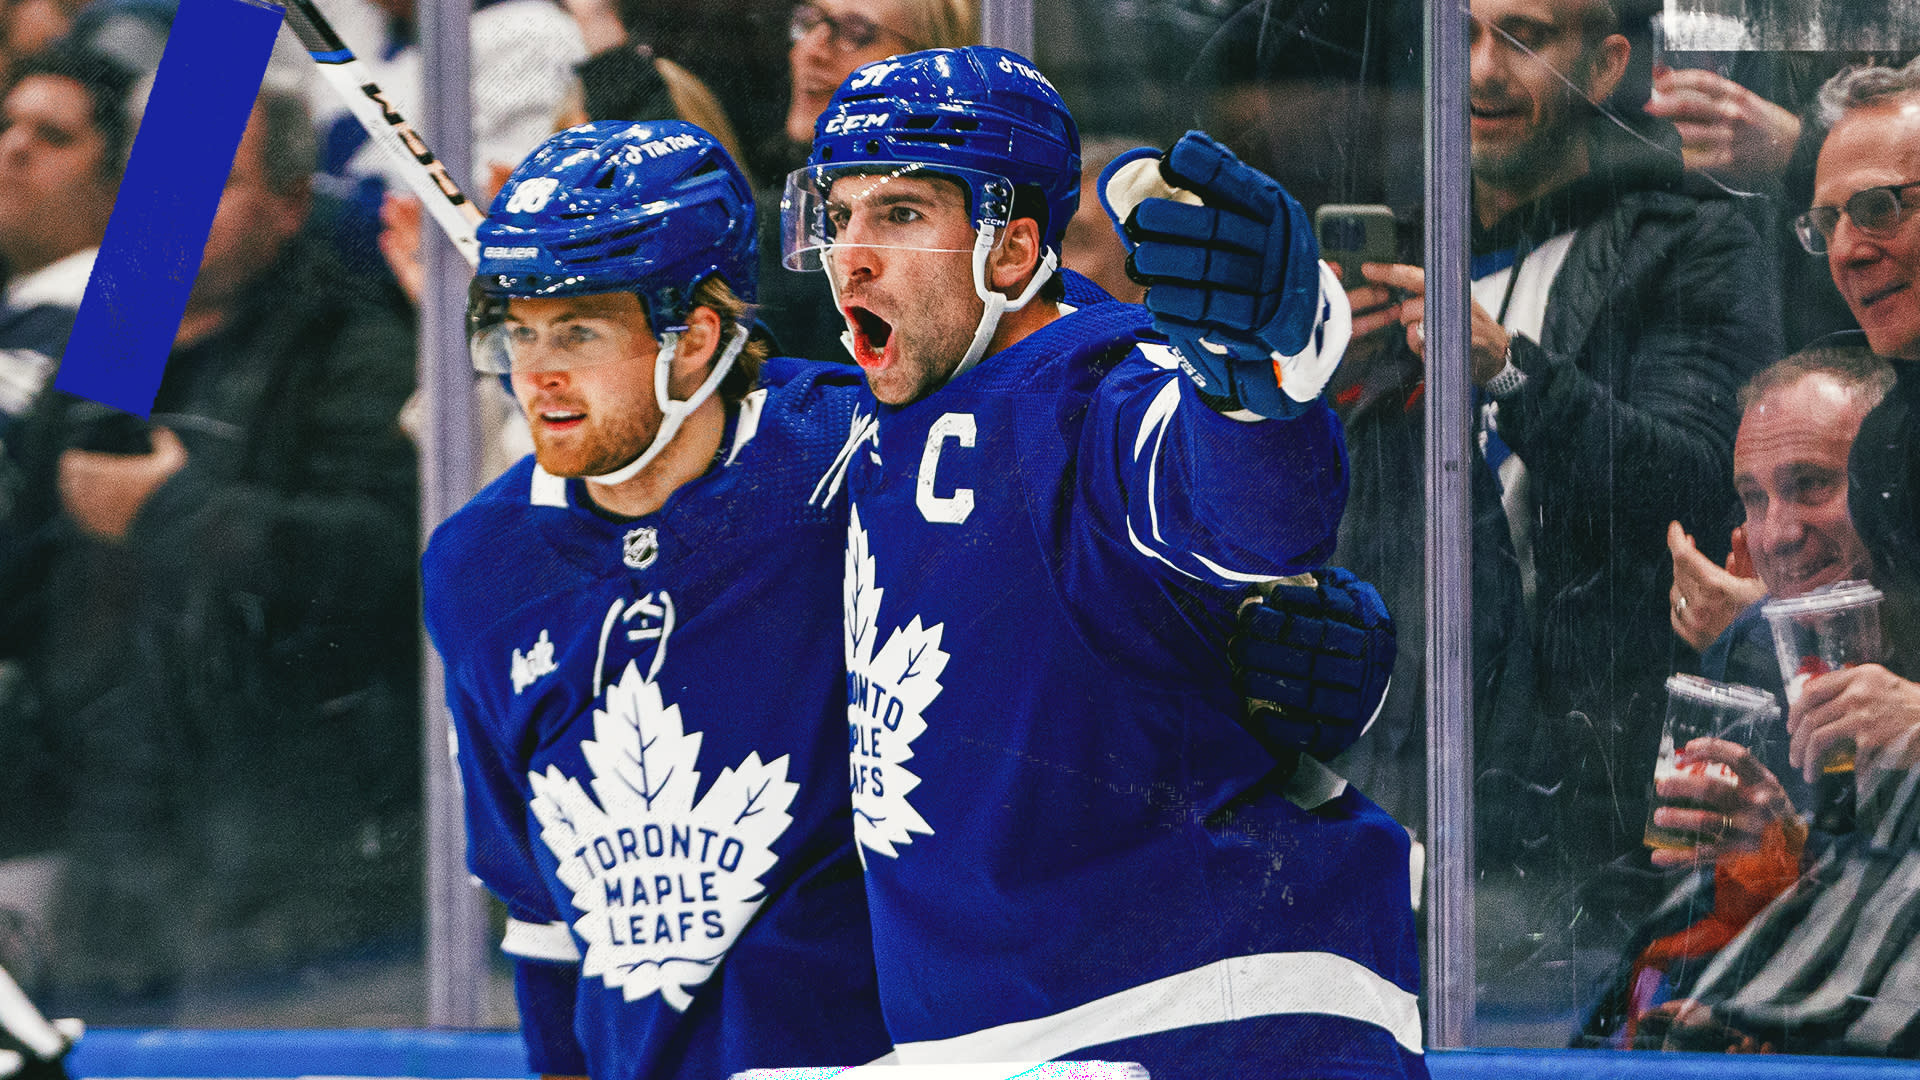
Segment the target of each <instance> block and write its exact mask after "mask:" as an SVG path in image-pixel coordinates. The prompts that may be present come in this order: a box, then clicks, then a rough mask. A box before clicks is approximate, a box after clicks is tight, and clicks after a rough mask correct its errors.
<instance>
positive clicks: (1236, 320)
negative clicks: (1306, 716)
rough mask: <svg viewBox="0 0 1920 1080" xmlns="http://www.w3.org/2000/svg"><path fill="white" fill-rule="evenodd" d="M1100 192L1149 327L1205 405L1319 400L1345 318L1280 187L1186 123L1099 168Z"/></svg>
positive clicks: (1288, 405) (1298, 214)
mask: <svg viewBox="0 0 1920 1080" xmlns="http://www.w3.org/2000/svg"><path fill="white" fill-rule="evenodd" d="M1100 199H1101V203H1102V205H1104V206H1105V207H1106V210H1107V214H1108V216H1110V217H1112V218H1113V220H1114V223H1115V225H1116V227H1118V228H1119V230H1120V235H1121V239H1122V240H1123V241H1124V242H1125V243H1126V245H1127V247H1128V250H1129V252H1130V254H1129V255H1128V257H1127V271H1128V273H1129V274H1130V275H1132V276H1133V277H1134V279H1135V280H1137V281H1139V282H1141V283H1142V284H1144V285H1146V286H1147V287H1148V288H1147V299H1146V304H1147V308H1148V310H1149V311H1151V312H1152V313H1153V323H1154V326H1155V327H1156V328H1157V329H1159V330H1160V331H1161V332H1162V333H1164V334H1166V335H1167V337H1168V339H1169V340H1171V341H1172V342H1173V344H1174V347H1175V349H1176V350H1178V351H1179V353H1180V355H1181V358H1182V359H1183V360H1184V361H1186V363H1185V364H1184V365H1183V367H1184V369H1185V371H1186V373H1187V375H1188V376H1189V377H1190V378H1192V379H1193V381H1194V385H1195V387H1196V388H1197V389H1199V390H1200V392H1201V394H1202V396H1203V397H1204V398H1206V399H1207V403H1208V404H1209V405H1212V406H1213V407H1214V408H1215V409H1217V410H1219V411H1221V412H1223V413H1227V414H1228V415H1235V416H1239V417H1240V418H1241V419H1254V418H1257V417H1273V418H1286V417H1292V416H1297V415H1299V414H1300V413H1301V412H1303V411H1305V410H1306V408H1307V406H1309V405H1311V404H1312V403H1313V402H1314V400H1315V399H1316V398H1318V397H1319V395H1320V391H1321V389H1322V388H1323V387H1325V386H1326V384H1327V379H1328V378H1329V377H1330V376H1331V375H1332V374H1333V369H1334V368H1335V366H1337V365H1338V364H1339V362H1340V356H1341V354H1342V353H1343V352H1345V350H1346V345H1347V340H1348V338H1349V337H1351V334H1352V315H1351V311H1350V309H1349V308H1348V306H1347V302H1346V299H1347V298H1346V292H1345V291H1344V290H1342V289H1341V288H1340V286H1339V283H1338V281H1337V280H1336V279H1334V278H1333V277H1332V276H1331V272H1330V271H1327V270H1325V269H1324V268H1322V266H1321V264H1320V246H1319V244H1318V243H1317V242H1316V241H1315V240H1314V238H1313V229H1312V227H1311V226H1310V225H1309V224H1308V221H1307V215H1306V211H1305V210H1303V209H1302V208H1301V206H1300V203H1299V202H1298V201H1297V200H1295V199H1294V197H1293V196H1292V195H1289V194H1288V193H1287V191H1286V189H1285V188H1283V187H1281V186H1280V185H1279V184H1278V183H1277V182H1275V181H1274V180H1273V179H1272V178H1271V177H1269V176H1267V175H1266V174H1264V173H1262V172H1260V171H1259V170H1258V169H1255V168H1253V167H1251V166H1249V165H1246V164H1244V163H1243V162H1241V161H1240V159H1239V158H1236V157H1234V156H1233V153H1232V152H1231V151H1229V150H1227V148H1226V147H1224V146H1221V145H1220V144H1219V143H1217V142H1215V141H1214V140H1212V139H1211V138H1209V137H1207V136H1206V135H1204V134H1201V133H1200V132H1197V131H1190V132H1188V133H1187V134H1186V135H1185V136H1183V137H1182V138H1181V139H1180V141H1179V142H1177V143H1175V144H1174V146H1173V149H1172V150H1171V151H1170V152H1169V153H1167V154H1166V155H1165V157H1164V158H1163V157H1161V156H1160V155H1159V153H1158V152H1157V151H1155V150H1153V149H1152V148H1149V147H1141V148H1140V149H1138V150H1133V151H1130V152H1128V153H1126V154H1123V155H1121V156H1120V157H1119V158H1118V159H1116V160H1115V161H1114V162H1113V163H1112V164H1111V165H1109V166H1107V168H1106V169H1105V171H1103V172H1102V173H1101V174H1100ZM1242 414H1244V415H1242Z"/></svg>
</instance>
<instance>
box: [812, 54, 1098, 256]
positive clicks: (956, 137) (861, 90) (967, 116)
mask: <svg viewBox="0 0 1920 1080" xmlns="http://www.w3.org/2000/svg"><path fill="white" fill-rule="evenodd" d="M903 166H904V167H905V170H907V171H916V172H919V173H920V174H922V175H933V176H940V177H944V178H946V179H950V180H953V181H956V182H958V183H959V184H960V185H961V186H962V187H964V188H965V189H966V191H967V198H968V207H969V209H970V211H971V212H972V214H973V220H974V226H975V227H976V228H983V227H984V228H991V229H996V230H997V229H1000V228H1003V227H1005V225H1006V224H1007V221H1008V220H1009V219H1010V218H1011V217H1012V213H1013V195H1014V191H1015V190H1016V189H1019V188H1022V187H1031V188H1033V189H1035V190H1037V192H1038V194H1039V195H1040V197H1041V199H1042V200H1043V201H1044V204H1045V206H1046V210H1047V220H1046V227H1045V228H1046V231H1045V235H1044V237H1043V240H1044V242H1045V243H1046V245H1047V246H1048V247H1049V248H1051V249H1053V251H1054V252H1055V253H1056V254H1058V252H1059V250H1060V238H1061V236H1062V235H1063V234H1064V233H1065V232H1066V228H1067V222H1068V221H1069V220H1071V219H1072V217H1073V213H1074V210H1075V209H1076V208H1078V207H1079V205H1080V130H1079V128H1078V127H1077V126H1076V125H1075V124H1074V122H1073V114H1071V113H1069V112H1068V111H1067V106H1066V103H1065V102H1064V101H1062V100H1061V99H1060V94H1059V93H1058V92H1057V91H1055V90H1054V88H1053V84H1052V83H1050V82H1048V81H1047V78H1046V76H1044V75H1042V74H1040V72H1039V71H1038V70H1037V69H1036V68H1035V67H1034V66H1033V63H1032V62H1031V61H1029V60H1028V59H1027V58H1026V57H1024V56H1021V55H1020V54H1019V53H1015V52H1009V51H1008V50H1006V49H997V48H993V47H991V46H986V45H972V46H968V47H966V48H961V49H926V50H923V51H921V52H914V53H906V54H904V55H901V56H895V57H891V58H889V59H886V60H881V61H878V62H876V63H872V64H867V65H865V66H863V67H860V68H858V69H856V70H855V71H854V72H853V74H851V75H849V76H847V79H846V81H845V82H843V83H841V84H840V89H838V90H836V91H834V94H833V99H832V100H831V101H830V102H829V103H828V105H827V109H826V111H825V112H823V113H821V114H820V118H819V119H818V120H817V121H816V122H815V124H814V135H813V152H812V154H810V155H809V156H808V158H807V164H806V166H805V167H804V168H802V169H799V170H796V171H795V172H794V173H793V174H792V175H791V176H790V177H789V178H788V185H787V192H788V198H787V199H786V201H785V202H784V203H783V204H782V205H783V209H784V211H785V217H786V220H785V221H784V222H783V232H784V235H785V245H784V250H783V252H782V255H783V257H784V259H785V261H786V264H787V265H788V266H789V267H792V268H794V269H809V268H813V266H815V265H817V264H816V263H814V262H813V261H812V260H809V259H808V258H807V257H806V253H807V252H818V251H820V250H823V249H824V248H825V247H827V246H829V245H830V244H831V243H832V241H833V237H832V235H831V231H830V228H829V226H828V224H827V221H826V219H825V213H824V206H823V203H824V195H825V192H826V190H827V189H828V188H829V187H831V185H832V181H833V178H834V177H835V176H838V175H844V174H846V173H853V172H869V173H870V172H888V171H896V170H900V169H901V168H902V167H903ZM812 196H818V197H817V198H816V197H812Z"/></svg>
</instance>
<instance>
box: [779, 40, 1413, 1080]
mask: <svg viewBox="0 0 1920 1080" xmlns="http://www.w3.org/2000/svg"><path fill="white" fill-rule="evenodd" d="M1078 149H1079V145H1078V135H1077V132H1076V129H1075V127H1074V124H1073V120H1072V118H1071V116H1069V115H1068V112H1067V110H1066V108H1065V107H1064V105H1063V104H1062V103H1061V101H1060V98H1059V96H1058V95H1057V94H1056V93H1055V92H1054V90H1053V88H1052V86H1051V85H1050V84H1049V83H1048V82H1047V81H1046V79H1045V78H1044V77H1043V76H1041V75H1040V73H1039V72H1037V71H1036V70H1034V69H1033V67H1032V65H1031V64H1030V63H1029V62H1028V61H1026V60H1025V58H1023V57H1020V56H1018V55H1016V54H1013V53H1009V52H1006V51H1004V50H998V49H992V48H969V49H960V50H932V51H927V52H920V53H913V54H908V55H904V56H897V57H893V58H891V59H889V60H886V61H882V62H879V63H875V64H869V65H867V66H865V67H863V68H861V69H859V70H857V71H856V72H854V73H853V75H851V76H850V77H849V78H848V80H847V81H846V82H845V83H843V84H842V85H841V87H840V89H839V91H838V92H837V93H836V95H835V97H834V99H833V102H832V104H831V106H830V107H829V108H828V109H827V111H826V112H825V113H823V114H822V115H821V118H820V120H819V123H818V125H817V127H816V129H815V139H814V144H813V150H812V154H811V157H810V158H809V162H808V165H807V166H806V167H805V168H803V169H800V170H798V171H796V172H795V173H794V174H793V175H792V176H791V177H790V178H789V181H788V190H787V195H786V200H785V202H784V204H783V205H784V208H785V216H786V221H785V222H784V224H783V233H784V235H785V246H786V259H787V264H788V265H789V266H790V267H793V268H796V269H824V270H825V271H826V272H827V273H828V275H829V281H830V282H831V284H832V286H833V288H834V291H835V297H836V302H837V303H838V304H839V305H840V307H841V309H842V311H843V313H844V314H845V316H846V320H847V325H848V338H849V343H850V348H851V350H852V352H853V354H854V356H855V358H856V360H858V362H859V363H860V365H861V367H862V368H863V369H864V370H865V374H866V379H867V384H868V386H869V388H870V390H871V393H872V396H873V399H874V400H872V401H869V402H868V403H867V404H866V406H865V407H864V408H863V410H862V419H861V422H860V423H858V424H857V426H856V429H855V431H854V433H853V435H852V437H851V438H850V439H849V440H848V443H847V446H846V448H845V452H844V455H843V462H844V466H845V485H846V488H847V490H848V492H849V493H850V494H851V497H852V508H851V517H850V521H849V527H848V530H847V544H846V583H845V594H844V608H845V611H844V617H845V645H846V650H847V659H848V664H849V669H850V674H849V676H848V681H847V721H848V727H849V744H850V760H851V774H852V775H851V783H852V790H853V806H854V815H855V834H856V837H857V838H858V840H859V843H860V853H861V856H862V858H863V861H864V863H865V866H866V877H867V895H868V901H869V909H870V912H871V918H872V921H873V932H874V950H875V957H876V961H877V964H878V969H879V976H880V995H881V1000H882V1005H883V1008H884V1010H885V1014H886V1018H887V1024H888V1029H889V1033H890V1034H891V1036H892V1037H893V1040H894V1043H895V1047H896V1051H897V1053H898V1054H899V1057H900V1060H901V1061H903V1062H909V1063H911V1062H933V1061H996V1060H1022V1059H1041V1058H1057V1057H1070V1058H1106V1059H1130V1060H1137V1061H1140V1062H1143V1063H1144V1064H1145V1065H1146V1066H1147V1068H1148V1069H1149V1071H1150V1072H1151V1074H1152V1075H1153V1076H1154V1077H1155V1078H1156V1080H1178V1078H1184V1077H1193V1078H1201V1077H1207V1078H1211V1077H1223V1076H1260V1077H1314V1078H1328V1077H1391V1076H1408V1075H1413V1076H1419V1075H1424V1073H1425V1068H1424V1059H1423V1057H1422V1056H1421V1040H1420V1025H1419V1017H1418V1010H1417V1005H1416V997H1415V995H1416V993H1417V982H1418V974H1417V960H1416V952H1415V947H1414V940H1413V917H1412V912H1411V910H1410V906H1409V903H1408V900H1409V880H1408V876H1409V867H1408V838H1407V835H1406V833H1405V832H1404V830H1402V829H1401V828H1400V827H1399V826H1398V825H1396V824H1395V823H1394V822H1393V821H1392V820H1391V819H1389V818H1388V817H1387V816H1386V815H1385V814H1384V813H1382V812H1381V811H1380V810H1379V809H1378V808H1377V807H1375V806H1374V805H1373V804H1371V803H1370V802H1368V801H1367V800H1366V799H1365V798H1364V797H1362V796H1361V795H1360V794H1359V793H1358V792H1356V791H1353V790H1350V789H1346V788H1345V786H1344V784H1343V783H1341V782H1339V781H1338V780H1337V778H1331V777H1326V776H1324V774H1322V778H1323V779H1324V780H1325V781H1326V782H1325V783H1324V784H1323V785H1322V786H1321V787H1320V788H1319V790H1312V789H1311V787H1312V786H1311V785H1302V784H1300V783H1299V782H1298V779H1299V778H1298V777H1295V778H1294V782H1293V783H1291V784H1289V783H1288V777H1289V776H1290V775H1291V774H1292V772H1293V770H1292V768H1291V763H1290V762H1285V761H1282V760H1278V758H1277V756H1276V755H1275V754H1273V753H1270V752H1269V751H1268V749H1267V748H1266V747H1265V746H1263V741H1262V740H1261V739H1259V738H1257V737H1256V735H1255V733H1254V732H1252V731H1250V730H1248V728H1247V727H1246V726H1243V724H1242V722H1241V717H1240V709H1239V702H1238V701H1237V700H1235V696H1234V693H1233V691H1232V690H1231V688H1230V682H1229V679H1228V678H1227V668H1228V663H1227V658H1226V656H1225V655H1224V650H1223V649H1222V647H1221V645H1220V642H1221V641H1223V640H1224V638H1225V637H1226V633H1227V630H1228V629H1229V628H1230V627H1231V626H1232V624H1233V617H1234V607H1235V605H1236V603H1237V602H1238V600H1239V598H1240V596H1241V595H1242V593H1243V592H1244V588H1245V583H1247V582H1250V581H1254V580H1257V579H1264V578H1273V577H1276V576H1280V575H1285V574H1290V573H1293V572H1296V571H1298V570H1300V569H1301V568H1303V567H1307V566H1311V565H1313V564H1314V563H1315V562H1317V561H1318V560H1319V559H1321V558H1323V557H1324V555H1325V554H1326V552H1327V551H1328V550H1329V549H1330V548H1331V546H1332V544H1333V537H1334V529H1335V526H1336V524H1337V523H1338V520H1339V516H1340V511H1341V508H1342V504H1343V501H1344V497H1345V488H1346V462H1345V456H1344V450H1343V448H1342V444H1341V440H1340V434H1339V430H1338V425H1337V422H1336V421H1335V420H1334V418H1333V416H1332V414H1331V412H1329V411H1328V409H1327V407H1326V406H1325V405H1324V404H1323V403H1321V402H1320V401H1319V391H1320V389H1321V387H1322V386H1323V385H1324V384H1325V382H1326V380H1327V377H1328V375H1329V374H1330V372H1331V370H1332V368H1333V366H1334V364H1335V363H1336V362H1337V360H1338V358H1339V355H1340V352H1341V351H1342V349H1343V348H1344V344H1345V341H1344V338H1345V328H1346V325H1347V312H1346V307H1345V298H1344V295H1343V294H1342V293H1341V291H1340V289H1339V287H1338V285H1337V284H1336V283H1335V280H1336V279H1334V278H1333V277H1332V276H1331V274H1330V272H1329V271H1327V270H1326V269H1325V268H1324V267H1322V266H1321V265H1320V264H1319V262H1318V252H1317V249H1316V247H1315V245H1314V242H1313V238H1312V234H1311V231H1310V230H1309V229H1308V228H1307V225H1306V220H1305V215H1304V214H1303V213H1302V211H1301V209H1300V207H1299V205H1298V204H1297V203H1296V202H1295V201H1294V200H1293V199H1292V197H1291V196H1289V195H1287V194H1286V192H1284V191H1283V190H1281V189H1280V188H1279V186H1278V185H1277V184H1275V183H1274V182H1273V181H1272V180H1270V179H1268V178H1267V177H1265V176H1264V175H1262V174H1260V173H1258V172H1256V171H1254V170H1252V169H1250V168H1248V167H1246V166H1244V165H1242V164H1241V163H1240V162H1238V161H1237V160H1236V159H1234V158H1233V156H1232V155H1231V154H1229V153H1227V152H1226V151H1225V150H1224V149H1223V148H1221V147H1219V146H1218V145H1217V144H1215V143H1213V142H1211V141H1210V140H1208V139H1206V138H1205V137H1204V136H1197V135H1190V136H1188V137H1187V138H1185V139H1183V140H1181V142H1180V143H1179V144H1177V145H1176V146H1175V148H1174V150H1173V151H1172V152H1171V153H1170V154H1169V155H1168V156H1167V158H1166V159H1165V161H1159V160H1147V159H1142V158H1138V157H1133V158H1129V159H1123V160H1122V161H1120V162H1116V164H1115V167H1114V169H1112V170H1110V172H1109V174H1108V176H1107V178H1106V188H1105V191H1106V192H1107V194H1108V196H1109V199H1110V201H1111V202H1112V203H1114V204H1115V207H1116V208H1117V209H1118V210H1119V215H1118V216H1120V217H1123V218H1124V219H1125V231H1126V235H1127V236H1128V238H1129V240H1130V241H1131V243H1132V244H1134V245H1135V248H1134V251H1133V255H1132V260H1131V262H1132V266H1133V268H1134V270H1135V271H1136V272H1137V273H1139V274H1140V275H1141V276H1143V277H1144V278H1145V279H1146V280H1147V281H1149V282H1150V284H1151V288H1150V290H1149V292H1148V297H1147V309H1142V308H1139V307H1134V306H1130V305H1122V304H1118V303H1116V302H1113V301H1111V300H1110V299H1108V298H1107V297H1105V296H1104V294H1101V293H1100V292H1099V291H1098V290H1097V289H1095V288H1094V287H1092V286H1091V285H1090V284H1089V283H1087V282H1086V281H1085V280H1084V279H1080V278H1077V277H1075V276H1073V275H1071V274H1070V273H1066V272H1056V270H1055V267H1056V265H1057V255H1058V252H1059V245H1060V236H1061V233H1062V230H1063V229H1064V227H1065V225H1066V222H1067V220H1068V219H1069V218H1070V217H1071V216H1072V214H1073V210H1074V207H1075V204H1076V202H1077V198H1078V188H1079V158H1078ZM1175 189H1184V190H1185V192H1187V193H1190V194H1187V193H1182V192H1181V191H1179V190H1175ZM1156 192H1157V193H1159V194H1161V195H1170V196H1176V197H1175V198H1144V199H1143V196H1145V195H1148V194H1153V193H1156ZM1135 203H1137V207H1133V208H1132V209H1131V212H1128V209H1129V207H1132V205H1133V204H1135Z"/></svg>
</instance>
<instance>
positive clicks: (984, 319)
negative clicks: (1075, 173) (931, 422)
mask: <svg viewBox="0 0 1920 1080" xmlns="http://www.w3.org/2000/svg"><path fill="white" fill-rule="evenodd" d="M997 235H998V234H997V233H996V231H995V230H994V227H993V226H991V225H982V226H980V229H979V232H977V233H976V234H975V236H974V240H973V293H974V295H975V296H978V297H979V298H980V302H981V303H982V304H985V305H986V309H985V310H984V311H982V312H981V313H980V325H979V326H976V327H974V330H973V341H972V343H970V344H969V345H968V346H967V353H966V355H965V356H962V357H961V358H960V364H959V366H957V367H955V368H954V369H953V374H951V375H948V376H947V381H948V382H952V381H953V380H955V379H957V378H959V377H960V376H961V375H962V374H964V373H965V372H966V371H967V369H969V368H971V367H973V365H975V364H977V363H979V362H980V358H981V357H982V356H985V355H986V352H987V343H988V342H989V341H992V340H993V332H994V331H995V330H996V329H998V328H999V326H1000V316H1002V315H1005V314H1006V313H1007V312H1009V311H1019V310H1020V309H1021V308H1023V307H1026V306H1027V303H1028V302H1029V301H1031V300H1032V299H1033V298H1034V297H1036V296H1038V295H1040V288H1041V286H1043V285H1045V284H1046V283H1047V279H1048V278H1050V277H1052V276H1053V274H1054V271H1055V269H1057V268H1058V267H1059V265H1060V256H1059V255H1058V254H1057V253H1056V252H1055V251H1054V250H1053V249H1052V248H1048V249H1046V251H1045V252H1043V253H1042V254H1041V256H1040V265H1038V266H1036V267H1034V268H1033V280H1032V281H1030V282H1028V283H1027V287H1026V290H1025V291H1023V292H1022V293H1021V294H1020V295H1019V297H1018V298H1016V299H1014V300H1011V301H1010V300H1008V299H1007V298H1006V295H1005V294H1003V293H997V292H994V291H993V290H992V289H989V288H987V256H988V255H989V254H991V253H992V252H993V242H994V239H995V238H996V236H997ZM826 274H827V291H828V292H830V293H832V294H833V307H834V310H835V311H838V310H840V284H839V282H837V281H835V280H834V277H833V271H832V270H831V269H828V270H827V271H826ZM840 344H842V345H845V346H846V347H847V353H848V355H850V356H852V357H853V358H854V361H855V362H856V363H858V362H859V360H860V352H859V350H858V349H856V348H855V347H854V343H853V331H852V330H842V331H840Z"/></svg>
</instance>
